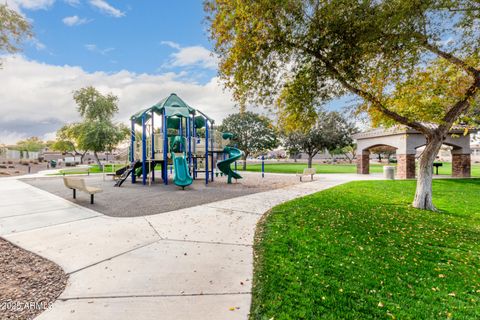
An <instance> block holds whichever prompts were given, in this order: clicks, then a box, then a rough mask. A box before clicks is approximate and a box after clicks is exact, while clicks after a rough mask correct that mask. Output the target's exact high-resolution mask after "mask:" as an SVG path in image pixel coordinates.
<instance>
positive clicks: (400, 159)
mask: <svg viewBox="0 0 480 320" xmlns="http://www.w3.org/2000/svg"><path fill="white" fill-rule="evenodd" d="M397 178H398V179H415V155H414V154H397Z"/></svg>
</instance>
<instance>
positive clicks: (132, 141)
mask: <svg viewBox="0 0 480 320" xmlns="http://www.w3.org/2000/svg"><path fill="white" fill-rule="evenodd" d="M131 130H132V131H131V133H130V134H131V136H130V165H132V166H133V165H134V164H133V163H134V162H135V120H133V119H132V127H131ZM135 178H136V177H135V174H132V183H135Z"/></svg>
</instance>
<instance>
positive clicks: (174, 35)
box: [23, 0, 216, 80]
mask: <svg viewBox="0 0 480 320" xmlns="http://www.w3.org/2000/svg"><path fill="white" fill-rule="evenodd" d="M109 4H110V5H111V6H112V7H113V8H115V9H116V10H118V11H119V12H115V11H114V12H113V13H110V12H108V11H105V10H103V11H102V10H100V9H99V8H97V7H95V6H94V5H92V4H91V3H90V2H89V1H78V3H76V2H71V4H69V3H68V2H65V1H57V2H56V3H55V4H53V5H51V6H48V7H46V8H45V9H42V10H28V9H23V11H24V12H25V13H26V14H27V15H28V17H29V18H31V19H32V20H33V25H34V30H35V34H36V37H37V39H38V41H39V42H40V43H41V44H43V45H45V48H44V49H41V50H38V48H37V46H35V45H30V46H27V47H26V50H25V55H26V56H27V57H29V58H33V59H36V60H39V61H42V62H45V63H49V64H55V65H64V64H68V65H78V66H81V67H82V68H83V69H84V70H86V71H88V72H94V71H106V72H116V71H120V70H123V69H126V70H129V71H132V72H136V73H158V72H165V71H174V72H180V71H181V69H184V67H181V66H171V64H169V61H170V55H172V54H174V53H175V52H177V51H178V49H175V48H173V47H172V46H169V45H167V44H166V42H167V41H171V42H174V43H175V44H178V45H179V46H180V47H189V46H203V47H205V48H210V46H211V44H210V43H209V41H208V37H207V32H206V26H205V23H204V22H203V17H204V13H203V8H202V2H201V1H195V0H182V1H165V0H161V1H152V0H148V1H147V0H136V1H110V2H109ZM72 17H73V18H72ZM69 18H70V19H69ZM64 20H65V22H64ZM66 23H70V25H68V24H66ZM75 23H78V24H75ZM188 71H189V73H191V74H192V76H193V77H195V76H201V77H202V78H203V80H206V79H208V78H211V77H212V76H214V75H215V72H216V71H215V70H212V69H205V68H197V67H195V66H190V67H189V68H188Z"/></svg>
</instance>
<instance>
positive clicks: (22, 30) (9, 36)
mask: <svg viewBox="0 0 480 320" xmlns="http://www.w3.org/2000/svg"><path fill="white" fill-rule="evenodd" d="M32 36H33V33H32V30H31V26H30V23H29V22H28V21H27V20H26V19H25V18H24V17H22V16H21V15H20V14H18V13H17V12H16V11H14V10H12V9H10V8H9V7H8V6H7V5H6V4H0V53H15V52H18V51H19V50H20V44H21V43H22V41H23V40H25V39H26V38H30V37H32ZM0 63H1V61H0Z"/></svg>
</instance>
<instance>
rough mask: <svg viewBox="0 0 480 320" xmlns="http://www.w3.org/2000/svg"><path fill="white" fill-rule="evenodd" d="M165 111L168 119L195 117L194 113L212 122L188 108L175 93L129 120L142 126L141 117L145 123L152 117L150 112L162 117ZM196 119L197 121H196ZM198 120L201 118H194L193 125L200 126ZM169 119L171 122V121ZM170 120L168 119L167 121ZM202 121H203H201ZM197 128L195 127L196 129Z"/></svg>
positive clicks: (197, 111)
mask: <svg viewBox="0 0 480 320" xmlns="http://www.w3.org/2000/svg"><path fill="white" fill-rule="evenodd" d="M164 110H165V114H166V116H167V117H168V118H173V119H175V118H180V117H184V118H187V117H189V116H190V115H195V114H196V113H199V114H201V115H202V116H204V117H206V118H207V119H208V121H210V122H211V123H213V120H212V119H210V118H209V117H208V116H207V115H205V114H204V113H203V112H201V111H199V110H196V109H194V108H192V107H190V106H189V105H188V104H187V103H186V102H185V101H183V100H182V99H180V97H178V96H177V95H176V94H175V93H172V94H170V95H169V96H168V97H166V98H164V99H162V100H160V102H158V103H157V104H155V105H153V106H152V107H150V108H147V109H143V110H140V111H139V112H137V113H135V114H134V115H133V116H131V117H130V120H132V121H135V123H136V124H139V125H141V124H142V117H143V116H145V121H147V120H149V119H150V118H151V116H152V112H153V113H155V114H157V115H162V114H163V111H164ZM197 118H199V120H198V121H197ZM200 118H203V117H201V116H197V117H195V123H196V124H197V122H198V124H200V123H201V120H200ZM173 119H171V120H173ZM169 120H170V119H169ZM202 120H203V119H202ZM198 127H199V126H198V125H197V128H198Z"/></svg>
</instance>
